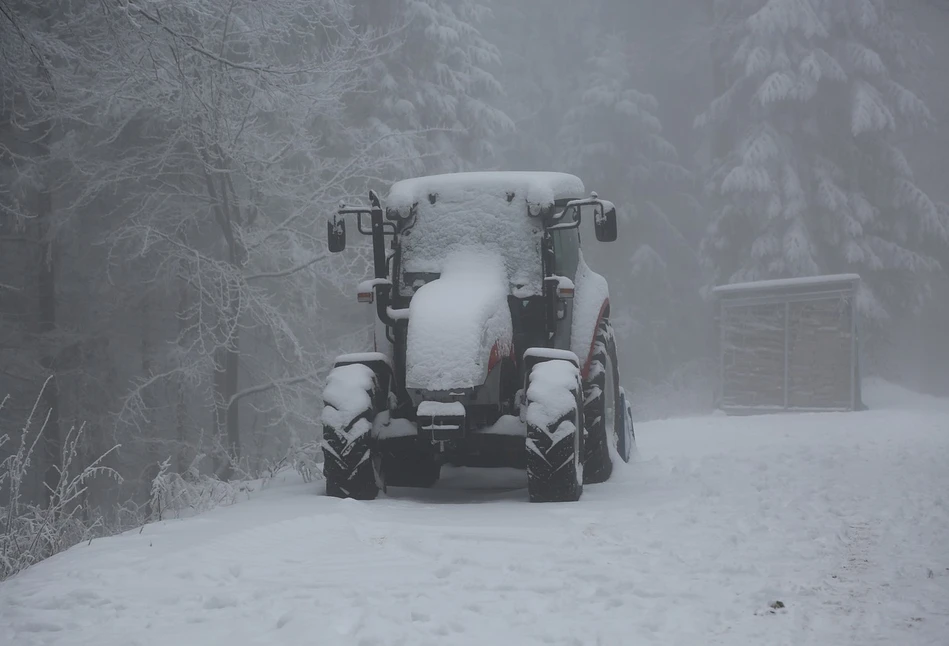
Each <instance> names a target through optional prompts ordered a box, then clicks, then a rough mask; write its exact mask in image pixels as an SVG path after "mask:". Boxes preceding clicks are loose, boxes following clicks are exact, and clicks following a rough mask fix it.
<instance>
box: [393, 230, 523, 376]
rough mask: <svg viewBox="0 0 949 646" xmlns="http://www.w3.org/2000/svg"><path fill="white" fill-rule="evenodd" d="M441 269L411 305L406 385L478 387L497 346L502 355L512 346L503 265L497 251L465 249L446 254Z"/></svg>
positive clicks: (417, 294) (509, 311)
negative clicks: (439, 273) (492, 349)
mask: <svg viewBox="0 0 949 646" xmlns="http://www.w3.org/2000/svg"><path fill="white" fill-rule="evenodd" d="M440 269H441V277H440V278H439V279H438V280H435V281H432V282H430V283H428V284H427V285H423V286H422V287H421V288H420V289H419V290H418V291H417V292H416V293H415V296H413V297H412V301H411V303H410V305H409V327H408V343H407V347H406V366H407V367H406V386H408V387H409V388H423V389H426V390H448V389H451V388H468V387H471V386H478V385H480V384H482V383H484V378H485V377H486V375H487V370H488V359H489V357H490V354H491V348H492V346H493V345H494V344H495V342H497V343H498V345H499V346H500V350H501V354H502V356H503V355H506V354H507V353H508V352H509V350H510V347H511V345H512V343H513V336H514V330H513V326H512V323H511V310H510V308H509V306H508V303H507V296H508V291H509V290H508V285H507V281H506V278H505V276H504V273H503V263H502V261H501V258H500V257H499V255H498V254H497V253H496V252H492V251H490V250H487V249H484V248H481V249H473V248H467V249H462V250H460V251H455V252H454V253H452V254H450V255H448V256H447V257H446V260H445V261H444V263H443V264H442V265H441V266H440Z"/></svg>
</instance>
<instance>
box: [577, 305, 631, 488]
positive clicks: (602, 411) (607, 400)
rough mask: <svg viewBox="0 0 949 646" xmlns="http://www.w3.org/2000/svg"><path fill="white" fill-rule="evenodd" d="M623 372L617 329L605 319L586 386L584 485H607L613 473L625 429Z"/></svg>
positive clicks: (584, 409) (594, 342)
mask: <svg viewBox="0 0 949 646" xmlns="http://www.w3.org/2000/svg"><path fill="white" fill-rule="evenodd" d="M619 401H620V396H619V368H618V366H617V362H616V344H615V341H614V340H613V328H612V326H611V325H610V322H609V320H608V319H603V320H602V321H600V324H599V325H598V326H597V328H596V336H595V337H594V340H593V355H592V356H591V358H590V370H589V372H588V373H587V378H586V379H585V380H584V382H583V419H584V425H583V426H584V437H583V482H584V484H597V483H600V482H606V481H607V480H609V479H610V475H611V474H612V473H613V460H612V457H611V452H610V449H611V446H610V445H611V444H612V445H614V446H615V445H616V431H617V430H619V429H622V428H623V426H622V425H623V422H624V420H623V411H622V410H621V407H620V405H619Z"/></svg>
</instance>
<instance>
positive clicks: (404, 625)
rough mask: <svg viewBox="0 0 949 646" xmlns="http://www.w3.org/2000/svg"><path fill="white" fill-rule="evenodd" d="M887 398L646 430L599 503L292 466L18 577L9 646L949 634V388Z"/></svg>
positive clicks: (908, 639)
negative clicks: (359, 477)
mask: <svg viewBox="0 0 949 646" xmlns="http://www.w3.org/2000/svg"><path fill="white" fill-rule="evenodd" d="M865 397H866V399H867V401H868V403H870V404H871V405H876V406H878V407H877V408H876V409H875V410H872V411H868V412H862V413H853V414H807V415H793V416H791V415H789V416H773V417H747V418H727V417H721V416H713V417H706V418H698V419H680V420H667V421H663V422H656V423H649V424H640V425H639V426H638V428H637V432H638V433H637V434H638V441H639V455H638V456H637V458H636V461H635V462H634V463H633V464H631V465H629V466H625V467H623V468H620V469H618V471H617V473H616V474H615V476H614V478H613V479H612V480H611V481H610V482H608V483H606V484H603V485H598V486H588V487H586V488H585V491H584V495H583V498H582V499H581V501H580V502H579V503H571V504H555V505H530V504H528V503H527V502H526V501H525V499H526V490H525V481H524V476H523V474H522V473H520V472H504V473H495V474H492V475H491V477H488V476H485V475H484V473H482V472H466V471H454V472H452V473H451V474H448V477H447V478H446V479H445V480H444V481H443V482H442V483H441V484H440V486H439V487H438V488H437V489H434V490H428V491H423V490H415V491H413V490H406V489H402V490H398V491H390V493H389V495H388V496H385V497H381V498H380V499H378V500H376V501H374V502H370V503H361V502H352V501H341V500H335V499H329V498H326V497H324V496H321V495H319V493H320V485H302V484H298V483H293V482H284V483H279V482H278V483H273V484H272V485H271V486H270V487H268V488H267V489H265V490H263V491H260V492H257V493H255V494H253V496H252V498H251V500H249V501H245V502H241V503H239V504H237V505H235V506H232V507H229V508H224V509H218V510H215V511H213V512H210V513H208V514H205V515H202V516H200V517H197V518H192V519H189V520H181V521H170V522H163V523H158V524H154V525H149V526H147V527H145V528H144V530H143V531H141V532H138V531H135V532H130V533H128V534H125V535H122V536H117V537H113V538H109V539H104V540H98V541H94V542H93V543H92V544H91V545H86V544H83V545H80V546H77V547H75V548H73V549H71V550H69V551H67V552H66V553H64V554H61V555H59V556H57V557H54V558H52V559H49V560H48V561H46V562H43V563H41V564H39V565H37V566H35V567H33V568H31V569H29V570H27V571H26V572H24V573H22V574H21V575H20V576H17V577H15V578H13V579H11V580H9V581H7V582H5V583H2V584H0V644H3V645H6V644H11V645H13V644H16V645H17V646H29V645H31V644H57V645H64V646H65V645H69V646H81V645H85V644H88V645H90V646H92V645H94V646H112V645H121V646H137V645H146V644H155V645H161V646H168V645H173V646H178V645H180V646H192V645H195V646H198V645H200V646H215V645H218V644H220V645H222V646H241V645H260V646H275V645H278V644H287V645H293V646H299V645H300V644H319V645H320V646H332V645H336V644H347V645H349V644H352V645H366V646H368V645H370V644H406V645H411V646H415V645H424V644H438V645H439V646H444V645H445V644H452V645H455V644H477V645H479V646H481V645H483V644H497V645H502V644H504V645H506V644H516V645H533V644H603V645H611V646H612V645H622V644H652V645H658V644H683V645H690V646H693V645H705V644H736V645H742V646H746V645H750V644H769V645H782V644H814V645H820V646H838V645H843V644H859V645H860V646H870V645H873V644H881V645H882V644H886V645H887V646H891V645H896V644H899V645H900V646H915V645H922V644H931V645H938V646H946V644H949V402H946V401H941V400H938V399H931V398H925V397H918V396H917V397H910V396H909V395H908V394H907V393H903V392H900V391H898V390H895V389H893V388H888V387H884V386H883V385H880V384H868V386H867V389H866V393H865ZM468 486H470V487H474V488H473V489H465V487H468ZM778 601H780V602H781V603H782V604H783V606H784V607H783V608H779V609H777V610H774V609H772V608H771V607H770V605H771V604H773V603H774V602H778Z"/></svg>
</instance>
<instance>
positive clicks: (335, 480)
mask: <svg viewBox="0 0 949 646" xmlns="http://www.w3.org/2000/svg"><path fill="white" fill-rule="evenodd" d="M378 390H379V382H378V380H377V379H376V375H375V373H374V372H373V371H372V369H371V368H369V367H368V366H365V365H362V364H350V365H345V366H337V367H336V368H333V370H331V371H330V374H329V376H328V377H327V379H326V387H325V388H324V390H323V476H324V477H325V479H326V493H327V495H330V496H335V497H337V498H355V499H357V500H372V499H374V498H375V497H376V495H377V494H378V493H379V487H378V483H377V481H376V468H375V466H374V465H373V459H372V458H373V456H372V450H371V446H372V433H371V431H372V422H373V418H374V417H375V414H376V412H377V411H376V405H375V404H376V403H377V402H378V401H379V399H380V397H379V395H380V393H379V392H378Z"/></svg>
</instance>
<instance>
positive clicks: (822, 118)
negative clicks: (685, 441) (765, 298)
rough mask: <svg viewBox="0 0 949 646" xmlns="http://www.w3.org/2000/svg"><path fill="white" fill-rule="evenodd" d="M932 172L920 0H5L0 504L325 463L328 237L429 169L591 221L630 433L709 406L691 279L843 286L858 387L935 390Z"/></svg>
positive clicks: (934, 142) (134, 500)
mask: <svg viewBox="0 0 949 646" xmlns="http://www.w3.org/2000/svg"><path fill="white" fill-rule="evenodd" d="M947 168H949V2H946V1H944V0H795V1H790V0H665V1H660V2H657V1H655V0H653V1H646V0H589V1H587V2H576V1H574V0H181V1H178V2H152V1H147V0H141V1H139V0H129V1H128V2H113V3H96V2H78V1H70V0H47V1H42V2H40V1H35V0H29V1H28V0H0V398H2V397H3V396H4V395H8V399H6V400H5V401H4V405H3V407H2V409H0V437H3V436H5V435H6V436H8V437H7V440H6V442H4V441H2V440H0V460H3V459H5V458H7V457H8V456H13V457H14V458H15V457H16V451H17V450H18V448H19V447H20V446H21V443H22V442H24V441H25V442H26V444H27V445H30V443H32V442H33V441H34V440H36V442H37V443H36V451H35V454H34V456H33V460H32V461H31V462H30V463H29V464H28V465H27V464H14V463H13V462H10V461H9V460H8V461H7V463H6V470H4V469H3V468H0V506H2V505H3V504H4V500H8V499H9V497H10V488H9V487H10V483H12V482H13V480H14V478H13V477H12V476H11V475H7V476H6V480H4V475H3V474H4V473H7V474H11V473H13V471H17V470H18V471H17V473H20V476H18V479H17V482H20V483H22V488H21V490H20V493H18V494H17V495H21V496H23V500H28V501H33V502H36V503H37V504H40V505H43V504H47V505H49V504H53V503H55V504H62V505H66V506H69V505H75V503H76V502H77V501H82V502H83V503H85V504H84V505H82V506H81V511H80V512H79V513H78V516H77V518H79V519H80V521H81V522H79V525H80V526H81V525H82V524H83V523H86V524H88V523H89V522H90V519H92V518H98V517H99V516H102V518H103V519H104V520H103V521H102V522H103V523H104V524H103V527H105V526H108V527H109V528H112V529H114V528H120V527H124V526H128V525H129V524H132V525H134V524H135V523H137V522H141V521H142V520H143V519H145V518H149V517H150V516H149V515H150V514H153V513H154V511H155V510H154V509H152V508H151V507H149V501H150V500H151V499H152V493H153V486H154V483H155V482H156V479H155V478H156V476H157V475H159V474H163V475H164V476H169V474H179V475H181V476H182V479H181V480H180V481H184V480H188V481H198V480H201V479H204V480H201V481H202V482H210V483H211V484H209V485H208V487H209V489H208V491H210V492H212V493H209V494H208V495H209V498H210V497H213V496H214V495H218V494H215V493H213V492H217V491H218V489H216V488H215V487H217V486H218V482H222V483H223V482H233V481H240V480H241V479H245V478H254V477H259V476H260V475H261V474H266V473H268V472H272V470H273V469H276V468H283V467H285V466H287V465H290V466H294V465H295V466H297V467H299V468H301V469H303V470H305V471H307V473H310V472H312V473H314V474H315V473H318V464H317V462H318V459H317V456H318V447H319V433H320V422H319V416H320V406H321V405H320V402H321V398H320V393H321V388H322V385H323V380H324V378H325V376H326V373H327V371H328V370H329V367H330V366H331V365H332V361H333V359H334V357H335V356H336V355H338V354H340V353H343V352H349V351H360V350H364V349H366V343H367V339H368V338H369V336H368V335H369V330H370V326H371V321H370V319H369V318H368V315H369V309H368V308H367V307H366V306H365V305H361V304H359V303H357V302H356V299H355V287H356V284H357V283H358V282H359V281H360V280H362V279H364V278H365V277H367V276H369V275H370V273H371V267H370V265H371V262H370V260H371V254H370V247H369V246H368V241H367V239H358V238H361V236H358V235H356V234H355V227H353V228H351V229H350V236H351V240H352V242H351V246H350V249H349V250H348V251H347V252H346V253H345V254H340V255H330V254H329V253H328V252H327V248H326V240H325V232H326V229H325V222H326V219H327V218H328V217H330V216H331V215H332V214H333V213H334V212H335V209H336V208H337V204H338V203H339V202H340V201H341V200H342V201H346V202H348V203H360V202H361V203H364V202H365V201H366V197H367V193H368V190H369V189H370V188H372V189H376V190H378V191H380V193H381V194H383V195H384V194H385V192H386V189H387V187H388V186H389V185H390V184H391V183H392V182H393V181H395V180H398V179H402V178H406V177H412V176H417V175H423V174H429V173H441V172H453V171H463V170H482V169H501V170H510V169H518V170H558V171H565V172H569V173H573V174H576V175H577V176H579V177H580V178H581V179H582V180H583V182H584V184H585V186H586V187H587V190H591V191H596V192H597V193H598V194H599V195H600V196H602V197H604V198H605V199H609V200H611V201H613V202H614V203H615V204H616V206H617V209H618V213H619V230H620V234H619V240H618V241H617V242H615V243H610V244H599V243H597V242H596V241H595V239H594V238H593V236H592V235H590V233H589V232H585V233H584V250H585V254H586V258H587V260H588V261H589V263H590V264H591V265H592V266H593V267H594V268H595V269H597V270H598V271H600V272H601V273H603V274H604V275H605V276H606V277H607V278H608V279H609V281H610V284H611V300H612V311H611V317H612V320H613V325H614V328H615V332H616V336H617V342H618V347H619V354H620V370H621V372H622V379H623V383H624V385H625V386H626V388H627V389H628V390H630V391H631V392H632V393H634V396H633V398H634V400H635V410H636V415H637V418H638V419H654V418H657V417H666V416H673V415H683V414H701V413H707V412H710V411H712V410H713V408H714V406H715V393H716V387H717V386H716V374H717V372H716V370H717V368H716V366H717V364H716V361H717V358H718V356H717V349H716V345H715V339H716V331H715V317H714V314H715V310H714V306H713V303H712V301H711V299H710V298H709V289H710V288H711V287H713V286H715V285H721V284H727V283H735V282H744V281H753V280H762V279H769V278H785V277H798V276H811V275H819V274H837V273H851V272H852V273H858V274H860V276H861V278H862V281H861V288H860V291H859V294H858V297H857V309H858V312H859V316H860V323H859V326H860V330H861V346H860V350H861V362H860V365H861V370H862V373H863V374H862V376H863V377H864V378H876V379H885V380H889V381H892V382H896V383H899V384H901V385H903V386H905V387H908V388H911V389H914V390H917V391H919V392H925V393H930V394H936V395H945V394H946V393H947V392H949V342H946V340H945V336H946V333H947V331H949V273H947V272H949V181H947V180H949V175H947V170H946V169H947ZM41 430H42V432H40V431H41ZM64 453H66V454H67V455H68V456H69V457H70V461H69V465H68V466H69V468H68V469H67V471H68V472H69V473H72V474H74V473H79V472H82V470H83V469H84V468H85V467H87V466H89V465H99V466H101V467H102V469H103V471H101V473H100V474H99V476H100V477H97V478H94V479H93V480H90V481H89V482H88V483H85V482H83V483H78V482H77V483H73V484H69V482H67V480H68V479H64V478H63V477H61V476H60V473H59V466H60V465H61V464H62V455H63V454H64ZM100 456H105V457H103V458H102V460H101V462H96V460H97V459H99V457H100ZM11 465H14V466H15V469H14V468H13V467H12V466H11ZM185 476H187V477H185ZM314 477H317V476H314ZM161 481H162V482H166V483H168V482H179V481H176V480H173V479H170V478H165V479H164V480H161ZM64 483H65V484H64ZM44 485H45V487H44ZM71 486H72V487H74V488H73V489H70V488H69V487H71ZM86 486H88V488H84V487H86ZM169 486H171V485H169ZM176 486H177V485H176ZM50 491H56V492H59V494H57V495H58V496H59V497H58V498H57V495H52V494H51V493H49V492H50ZM225 491H228V490H225ZM64 500H66V502H63V501H64ZM2 522H3V521H0V530H2V529H3V525H2ZM80 529H81V528H80ZM77 531H80V530H78V529H77ZM103 531H104V530H103Z"/></svg>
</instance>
